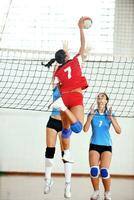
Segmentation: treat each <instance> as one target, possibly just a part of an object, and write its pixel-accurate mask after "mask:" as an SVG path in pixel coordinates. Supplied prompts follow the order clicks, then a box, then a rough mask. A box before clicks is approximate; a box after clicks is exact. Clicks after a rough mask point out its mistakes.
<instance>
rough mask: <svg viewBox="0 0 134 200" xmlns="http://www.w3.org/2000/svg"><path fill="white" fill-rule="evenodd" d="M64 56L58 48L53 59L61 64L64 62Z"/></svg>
mask: <svg viewBox="0 0 134 200" xmlns="http://www.w3.org/2000/svg"><path fill="white" fill-rule="evenodd" d="M65 58H66V54H65V51H64V50H63V49H60V50H58V51H57V52H56V53H55V60H56V61H57V63H59V64H62V65H63V64H64V63H65Z"/></svg>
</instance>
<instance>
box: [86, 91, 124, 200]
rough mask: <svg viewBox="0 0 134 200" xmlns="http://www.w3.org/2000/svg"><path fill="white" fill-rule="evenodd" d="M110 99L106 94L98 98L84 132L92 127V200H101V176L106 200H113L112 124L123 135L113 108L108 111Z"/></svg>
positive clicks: (90, 161) (90, 156)
mask: <svg viewBox="0 0 134 200" xmlns="http://www.w3.org/2000/svg"><path fill="white" fill-rule="evenodd" d="M108 101H109V98H108V96H107V94H106V93H100V94H99V95H98V96H97V109H94V107H93V105H92V106H91V108H90V112H89V114H88V117H87V120H86V123H85V125H84V128H83V130H84V131H85V132H87V131H88V130H89V127H90V125H91V126H92V135H91V140H90V147H89V164H90V176H91V182H92V185H93V188H94V192H93V194H92V196H91V200H97V199H99V197H100V195H99V175H101V177H102V182H103V186H104V191H105V193H104V200H111V194H110V184H111V179H110V173H109V167H110V163H111V157H112V141H111V137H110V132H109V129H110V125H111V124H112V126H113V128H114V130H115V132H116V133H117V134H120V133H121V128H120V126H119V124H118V122H117V120H116V118H115V116H114V114H113V113H112V110H111V108H110V109H109V110H108V109H107V103H108Z"/></svg>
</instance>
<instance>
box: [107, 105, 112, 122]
mask: <svg viewBox="0 0 134 200" xmlns="http://www.w3.org/2000/svg"><path fill="white" fill-rule="evenodd" d="M108 117H109V119H110V120H111V118H112V106H110V107H109V109H108Z"/></svg>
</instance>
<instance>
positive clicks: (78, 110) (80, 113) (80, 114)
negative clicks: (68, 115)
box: [70, 105, 84, 124]
mask: <svg viewBox="0 0 134 200" xmlns="http://www.w3.org/2000/svg"><path fill="white" fill-rule="evenodd" d="M70 111H71V112H72V113H73V115H74V116H75V119H76V120H77V121H80V122H81V123H82V124H83V122H84V107H83V105H77V106H74V107H71V108H70Z"/></svg>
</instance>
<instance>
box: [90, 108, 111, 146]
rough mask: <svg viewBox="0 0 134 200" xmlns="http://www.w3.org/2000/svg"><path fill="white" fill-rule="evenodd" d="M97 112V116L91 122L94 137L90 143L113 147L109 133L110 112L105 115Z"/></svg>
mask: <svg viewBox="0 0 134 200" xmlns="http://www.w3.org/2000/svg"><path fill="white" fill-rule="evenodd" d="M95 111H96V114H95V115H94V117H93V119H92V121H91V126H92V136H91V140H90V143H92V144H96V145H105V146H112V140H111V137H110V132H109V129H110V125H111V120H110V119H109V118H108V111H106V112H105V113H103V114H100V113H99V112H98V111H97V110H95ZM89 115H90V114H89Z"/></svg>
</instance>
